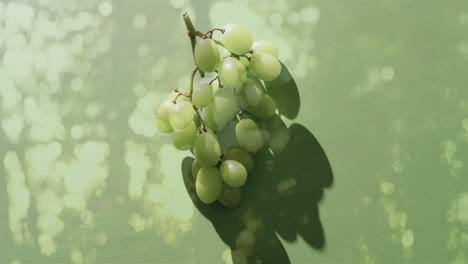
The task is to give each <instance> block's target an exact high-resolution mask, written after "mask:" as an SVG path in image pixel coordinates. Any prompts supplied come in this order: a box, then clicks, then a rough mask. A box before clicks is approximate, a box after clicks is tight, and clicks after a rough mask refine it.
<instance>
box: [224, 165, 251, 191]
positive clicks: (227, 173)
mask: <svg viewBox="0 0 468 264" xmlns="http://www.w3.org/2000/svg"><path fill="white" fill-rule="evenodd" d="M219 172H220V173H221V178H223V181H224V183H226V184H227V185H229V186H232V187H240V186H242V185H244V183H245V182H246V181H247V170H246V168H245V167H244V165H242V163H240V162H238V161H235V160H225V161H224V162H223V163H222V164H221V167H220V168H219Z"/></svg>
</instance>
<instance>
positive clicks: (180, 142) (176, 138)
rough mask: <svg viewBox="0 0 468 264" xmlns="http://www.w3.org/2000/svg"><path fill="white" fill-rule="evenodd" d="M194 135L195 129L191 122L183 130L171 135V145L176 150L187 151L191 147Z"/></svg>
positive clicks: (193, 123)
mask: <svg viewBox="0 0 468 264" xmlns="http://www.w3.org/2000/svg"><path fill="white" fill-rule="evenodd" d="M196 134H197V127H196V126H195V122H193V121H192V123H191V124H190V125H188V126H187V127H186V128H184V129H183V130H176V131H174V133H172V143H173V144H174V146H175V147H176V149H178V150H187V149H189V148H191V147H192V146H193V141H194V139H195V135H196Z"/></svg>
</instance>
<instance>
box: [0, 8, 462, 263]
mask: <svg viewBox="0 0 468 264" xmlns="http://www.w3.org/2000/svg"><path fill="white" fill-rule="evenodd" d="M183 11H187V12H188V13H189V14H190V16H191V17H192V19H193V21H194V24H195V26H196V27H197V29H199V30H201V31H207V30H209V29H210V28H212V27H222V26H223V25H225V24H227V23H239V24H242V25H243V26H245V27H247V28H248V29H249V30H250V31H251V32H252V34H253V36H254V38H255V39H267V40H271V41H273V42H275V43H276V44H277V45H278V46H279V49H280V55H279V57H280V59H281V60H282V61H283V62H284V64H285V65H286V66H287V67H288V68H289V70H290V71H291V73H292V75H293V76H294V78H295V80H296V83H297V85H298V89H299V93H300V96H301V107H300V112H299V115H298V116H297V118H296V119H295V120H290V121H287V123H288V124H289V125H291V131H292V139H291V140H292V143H291V145H290V147H289V148H288V149H287V151H286V153H288V154H289V155H288V156H286V155H283V156H281V157H278V158H277V159H275V160H274V161H273V160H272V158H271V157H269V156H268V155H267V154H265V153H264V154H262V155H267V156H262V157H261V161H259V163H258V164H259V165H258V167H257V172H258V173H255V174H253V175H251V177H250V179H249V181H251V182H252V183H250V187H249V191H248V192H247V193H246V195H245V197H244V201H247V202H246V203H245V205H244V206H243V207H241V208H240V209H238V210H234V211H223V210H222V209H221V208H218V207H211V208H208V209H207V208H205V207H200V205H198V204H196V203H195V204H194V203H193V202H192V200H191V199H190V196H189V194H188V192H187V189H186V187H185V185H184V180H183V177H182V173H181V166H182V165H181V164H185V165H187V162H188V160H187V159H186V160H185V161H184V163H183V160H184V158H185V157H186V156H189V154H190V153H189V152H179V151H176V150H175V149H174V148H173V147H172V146H171V145H170V140H171V139H170V137H169V136H167V135H161V134H159V133H157V132H156V129H155V127H154V124H153V117H154V110H155V108H156V107H157V106H158V105H159V103H161V102H162V101H163V100H165V99H166V98H167V94H168V93H169V92H170V91H171V90H172V89H174V88H176V87H180V88H187V86H188V77H189V74H190V71H191V69H192V67H193V59H192V55H191V49H190V42H189V40H188V38H187V35H186V31H185V26H184V24H183V21H182V17H181V14H182V12H183ZM0 102H1V104H0V121H1V122H0V123H1V124H0V127H1V128H0V158H1V162H0V174H1V177H0V263H45V262H54V263H70V262H73V263H230V261H231V251H230V249H229V248H230V245H231V246H232V245H235V239H236V237H237V235H238V233H236V232H240V230H242V229H243V228H244V226H245V225H247V223H248V221H249V220H252V219H254V220H255V221H258V222H259V224H260V225H263V235H261V236H260V237H258V238H257V240H256V241H255V251H254V253H253V255H254V256H256V257H258V258H260V259H263V260H270V262H267V261H264V263H272V262H271V258H273V259H276V260H278V262H279V263H280V261H279V260H281V262H284V261H287V260H286V258H289V260H290V261H291V262H292V263H468V172H467V168H466V166H465V164H464V163H466V162H467V161H468V160H467V158H468V145H467V144H468V3H467V2H466V1H464V0H454V1H439V0H424V1H423V0H420V1H417V0H414V1H410V0H378V1H377V0H372V1H371V0H352V1H299V0H297V1H294V0H293V1H279V0H250V1H247V0H244V1H195V0H192V1H189V0H171V1H143V0H138V1H95V0H88V1H71V0H65V1H53V0H37V1H36V0H35V1H32V0H31V1H3V2H0ZM324 164H325V165H324ZM326 164H329V166H326ZM271 167H274V169H271ZM291 177H293V178H294V177H298V178H297V179H296V180H297V186H296V191H295V192H293V194H284V195H282V194H278V193H275V190H276V188H277V184H279V183H281V182H282V181H283V180H287V179H290V178H291ZM186 183H187V182H186ZM187 186H188V190H189V191H190V185H187ZM269 195H270V196H269ZM249 198H250V199H249ZM307 212H309V214H308V213H307ZM246 219H247V220H246ZM310 219H312V220H313V221H309V220H310ZM301 221H302V222H301ZM300 223H302V224H303V225H301V224H300ZM275 257H277V258H275ZM281 257H282V258H284V259H281Z"/></svg>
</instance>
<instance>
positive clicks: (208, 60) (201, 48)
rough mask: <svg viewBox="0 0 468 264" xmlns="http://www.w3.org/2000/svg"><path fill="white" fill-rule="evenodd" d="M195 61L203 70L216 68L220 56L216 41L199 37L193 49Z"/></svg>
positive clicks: (212, 70)
mask: <svg viewBox="0 0 468 264" xmlns="http://www.w3.org/2000/svg"><path fill="white" fill-rule="evenodd" d="M194 56H195V63H196V64H197V66H198V68H200V70H202V71H204V72H214V71H215V70H216V69H218V66H219V63H220V60H221V57H220V55H219V49H218V46H217V45H216V43H215V42H214V41H213V40H212V39H209V38H206V39H199V40H198V41H197V44H196V45H195V50H194Z"/></svg>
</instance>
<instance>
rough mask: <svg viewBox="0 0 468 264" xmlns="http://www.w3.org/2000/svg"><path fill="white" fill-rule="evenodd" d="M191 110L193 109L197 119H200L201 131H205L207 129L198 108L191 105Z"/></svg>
mask: <svg viewBox="0 0 468 264" xmlns="http://www.w3.org/2000/svg"><path fill="white" fill-rule="evenodd" d="M193 110H194V111H195V114H197V118H198V121H200V124H201V125H202V127H203V128H202V131H203V132H207V131H208V130H207V129H206V125H205V122H204V121H203V118H202V117H201V115H200V111H198V108H197V107H196V106H194V105H193Z"/></svg>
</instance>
